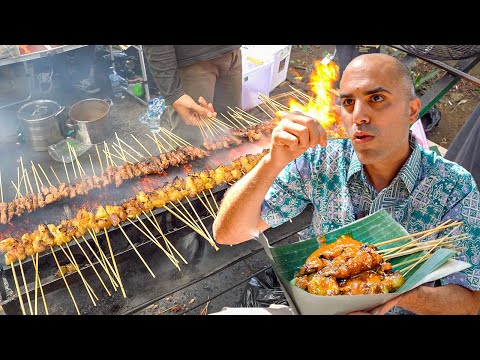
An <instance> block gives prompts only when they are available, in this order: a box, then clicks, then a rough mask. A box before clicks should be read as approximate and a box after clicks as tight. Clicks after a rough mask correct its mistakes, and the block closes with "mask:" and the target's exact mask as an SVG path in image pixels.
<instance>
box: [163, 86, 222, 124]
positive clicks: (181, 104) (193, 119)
mask: <svg viewBox="0 0 480 360" xmlns="http://www.w3.org/2000/svg"><path fill="white" fill-rule="evenodd" d="M198 102H199V104H200V105H199V104H197V103H196V102H195V101H194V100H193V99H192V98H191V97H190V96H188V95H187V94H184V95H182V96H181V97H179V98H178V99H177V100H176V101H175V102H174V103H173V104H172V106H173V108H174V109H175V111H176V112H177V113H178V114H179V115H180V116H181V118H182V119H183V121H184V122H185V123H186V124H188V125H191V126H200V125H201V124H202V121H201V119H200V116H205V117H209V118H210V117H216V116H217V113H216V112H215V110H214V109H213V105H212V104H211V103H208V104H207V102H206V101H205V99H204V98H203V97H201V96H200V97H199V98H198Z"/></svg>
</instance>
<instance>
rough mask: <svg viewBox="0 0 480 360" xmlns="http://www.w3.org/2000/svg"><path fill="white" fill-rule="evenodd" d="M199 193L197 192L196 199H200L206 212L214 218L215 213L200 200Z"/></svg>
mask: <svg viewBox="0 0 480 360" xmlns="http://www.w3.org/2000/svg"><path fill="white" fill-rule="evenodd" d="M200 195H201V194H198V195H197V197H198V200H200V202H201V203H202V205H203V206H204V207H205V209H207V211H208V213H209V214H210V215H211V216H212V218H214V219H215V217H216V215H215V213H214V212H213V209H211V208H209V207H208V206H207V205H206V204H205V203H204V202H203V200H202V198H201V196H200ZM209 205H210V204H209Z"/></svg>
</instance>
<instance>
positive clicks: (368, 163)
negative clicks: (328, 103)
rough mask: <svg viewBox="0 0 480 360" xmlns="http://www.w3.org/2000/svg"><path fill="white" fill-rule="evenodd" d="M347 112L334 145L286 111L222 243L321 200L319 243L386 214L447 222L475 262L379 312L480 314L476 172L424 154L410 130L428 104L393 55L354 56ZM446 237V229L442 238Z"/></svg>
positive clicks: (219, 222) (229, 207) (418, 223)
mask: <svg viewBox="0 0 480 360" xmlns="http://www.w3.org/2000/svg"><path fill="white" fill-rule="evenodd" d="M340 100H341V106H340V113H341V118H342V121H343V124H344V126H345V128H346V130H347V133H348V134H349V135H351V136H352V137H353V139H352V140H335V141H329V142H328V143H327V138H326V133H325V131H324V130H323V129H322V127H321V126H320V125H319V123H318V121H316V120H315V119H312V118H310V117H308V116H305V115H303V114H300V113H292V114H286V115H285V117H284V118H283V119H282V120H281V121H280V123H279V124H278V126H277V127H276V128H275V129H274V130H273V132H272V140H271V144H270V152H269V153H268V154H267V155H266V156H265V157H264V158H263V159H262V160H261V161H260V162H259V163H258V165H257V166H256V167H255V168H254V169H253V170H252V171H250V172H249V173H248V174H247V175H245V176H244V177H243V178H242V179H241V180H240V181H238V182H237V183H236V184H235V185H234V186H233V187H232V188H231V189H229V191H228V192H227V193H226V194H225V197H224V199H223V201H222V204H221V207H220V211H219V213H218V216H217V218H216V219H215V222H214V224H213V231H214V236H215V240H216V241H217V242H218V243H220V244H238V243H241V242H244V241H247V240H249V239H252V237H254V236H257V235H258V233H259V232H262V231H264V230H266V229H267V228H269V227H276V226H279V225H281V224H283V223H284V222H286V221H288V220H289V219H291V218H293V217H295V216H297V215H299V214H300V213H301V212H302V211H303V210H304V209H305V207H306V206H307V205H308V204H310V203H311V204H313V208H314V211H313V217H312V224H311V226H310V227H309V228H308V229H307V231H306V232H305V233H304V234H305V235H304V236H305V238H312V237H314V236H319V235H321V234H325V233H328V232H330V231H332V230H334V229H336V228H339V227H341V226H344V225H347V224H349V223H351V222H353V221H355V220H357V219H360V218H362V217H364V216H366V215H369V214H372V213H374V212H376V211H378V210H380V209H385V210H386V211H388V212H389V213H390V214H391V215H392V216H393V217H394V218H395V220H396V221H398V222H399V223H400V224H402V225H403V226H404V227H405V229H407V231H409V232H410V233H416V232H419V231H422V230H426V229H430V228H433V227H435V226H437V225H439V224H440V223H442V222H444V221H445V220H447V219H454V220H459V221H463V223H464V225H463V226H462V227H461V229H460V231H461V232H462V233H467V234H469V235H470V237H469V239H467V240H466V241H465V243H464V244H463V245H464V246H465V248H464V249H463V250H461V253H460V255H459V258H460V259H461V260H464V261H467V262H470V263H471V264H472V265H473V266H472V267H470V268H468V269H466V270H464V271H462V272H459V273H455V274H453V275H451V276H449V277H445V278H443V279H442V280H441V284H440V285H441V286H437V287H432V286H420V287H417V288H416V289H414V290H412V291H410V292H408V293H406V294H404V295H402V296H399V297H397V298H395V299H394V300H392V302H389V303H387V304H385V305H383V306H382V307H381V308H378V309H375V313H378V314H384V313H386V312H389V313H391V312H412V313H416V314H477V313H478V311H479V309H480V292H479V291H478V290H480V282H478V281H475V279H476V278H478V277H479V276H480V261H479V260H478V247H479V245H478V244H479V243H478V241H479V240H480V207H479V206H480V205H479V204H480V200H479V192H478V189H477V187H476V184H475V181H474V180H473V178H472V176H471V174H470V173H468V172H467V171H466V170H465V169H464V168H462V167H460V166H459V165H457V164H455V163H453V162H450V161H448V160H445V159H444V158H442V157H439V156H436V154H435V153H434V152H432V151H428V150H425V149H423V148H422V147H421V146H420V145H419V144H418V142H417V141H416V140H415V137H414V136H413V135H412V134H411V132H410V130H409V127H410V125H411V124H413V123H414V122H415V121H416V120H417V119H418V114H419V110H420V105H421V104H420V99H419V98H418V97H417V96H416V95H415V90H414V86H413V82H412V79H411V77H410V73H409V71H408V69H407V68H406V67H405V66H404V65H403V64H402V63H401V62H400V61H399V60H398V59H396V58H394V57H392V56H389V55H385V54H366V55H361V56H358V57H356V58H355V59H353V60H352V61H351V62H350V64H349V65H348V66H347V67H346V68H345V70H344V72H343V76H342V79H341V81H340ZM442 235H445V234H443V233H440V234H439V235H438V236H442Z"/></svg>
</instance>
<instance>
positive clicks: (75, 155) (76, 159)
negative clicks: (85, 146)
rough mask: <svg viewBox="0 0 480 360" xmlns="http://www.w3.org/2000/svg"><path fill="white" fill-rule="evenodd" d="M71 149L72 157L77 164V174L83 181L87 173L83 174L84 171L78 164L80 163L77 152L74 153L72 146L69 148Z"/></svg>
mask: <svg viewBox="0 0 480 360" xmlns="http://www.w3.org/2000/svg"><path fill="white" fill-rule="evenodd" d="M71 148H72V153H73V157H74V158H75V162H76V163H77V168H78V173H79V174H80V179H83V175H87V173H86V172H85V170H83V167H82V164H80V161H79V160H78V156H77V152H76V151H75V149H74V148H73V146H71ZM82 173H83V175H82Z"/></svg>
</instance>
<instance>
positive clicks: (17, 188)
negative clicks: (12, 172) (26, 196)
mask: <svg viewBox="0 0 480 360" xmlns="http://www.w3.org/2000/svg"><path fill="white" fill-rule="evenodd" d="M22 176H23V172H22ZM10 182H11V183H12V184H14V186H13V187H14V188H15V190H16V192H17V193H16V194H15V199H16V198H17V197H21V196H22V194H21V193H20V191H19V188H20V168H19V167H18V166H17V186H15V183H14V182H13V181H12V180H10Z"/></svg>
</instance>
